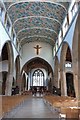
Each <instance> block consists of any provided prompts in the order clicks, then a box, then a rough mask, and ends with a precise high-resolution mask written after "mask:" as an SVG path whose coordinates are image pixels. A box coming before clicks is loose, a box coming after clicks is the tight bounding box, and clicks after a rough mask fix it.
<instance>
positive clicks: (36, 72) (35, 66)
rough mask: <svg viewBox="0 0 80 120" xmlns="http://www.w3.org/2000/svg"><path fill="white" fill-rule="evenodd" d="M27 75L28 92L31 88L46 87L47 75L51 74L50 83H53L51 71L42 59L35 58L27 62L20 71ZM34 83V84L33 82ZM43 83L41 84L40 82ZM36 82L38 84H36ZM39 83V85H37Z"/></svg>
mask: <svg viewBox="0 0 80 120" xmlns="http://www.w3.org/2000/svg"><path fill="white" fill-rule="evenodd" d="M23 70H24V71H25V73H26V74H27V84H28V90H29V89H30V87H32V86H36V85H37V86H46V88H47V86H48V81H49V74H50V73H51V74H52V76H51V82H52V81H53V70H52V68H51V66H50V64H49V63H48V62H47V61H45V60H44V59H42V58H39V57H35V58H33V59H31V60H29V61H28V62H26V63H25V65H24V66H23V68H22V71H23ZM33 79H34V81H36V82H33ZM41 80H42V81H43V82H42V81H41ZM37 82H38V83H37ZM39 82H40V83H39Z"/></svg>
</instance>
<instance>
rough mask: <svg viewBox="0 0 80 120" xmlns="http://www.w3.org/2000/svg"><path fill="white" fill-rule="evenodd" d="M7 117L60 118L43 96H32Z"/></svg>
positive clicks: (6, 116)
mask: <svg viewBox="0 0 80 120" xmlns="http://www.w3.org/2000/svg"><path fill="white" fill-rule="evenodd" d="M5 118H58V113H56V112H55V111H54V112H52V111H51V110H50V109H49V108H48V106H47V105H46V104H45V103H44V101H43V98H41V97H40V98H39V97H32V98H29V99H28V100H25V101H24V102H23V103H22V104H21V105H19V106H17V107H16V108H15V109H13V110H12V111H11V112H10V113H8V114H7V115H5Z"/></svg>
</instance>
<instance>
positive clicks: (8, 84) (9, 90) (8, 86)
mask: <svg viewBox="0 0 80 120" xmlns="http://www.w3.org/2000/svg"><path fill="white" fill-rule="evenodd" d="M12 81H13V74H12V73H9V74H8V77H7V81H6V90H5V95H8V96H11V93H12Z"/></svg>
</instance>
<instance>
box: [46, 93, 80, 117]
mask: <svg viewBox="0 0 80 120" xmlns="http://www.w3.org/2000/svg"><path fill="white" fill-rule="evenodd" d="M44 99H45V100H46V102H47V103H48V104H50V105H52V106H53V108H55V109H57V110H58V112H59V113H60V115H61V114H65V115H66V117H67V118H72V117H73V118H79V115H80V108H79V106H78V105H79V102H80V101H77V99H76V98H73V97H68V96H53V95H49V96H48V95H47V96H44ZM72 107H74V109H72ZM75 107H76V109H75Z"/></svg>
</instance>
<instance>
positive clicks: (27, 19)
mask: <svg viewBox="0 0 80 120" xmlns="http://www.w3.org/2000/svg"><path fill="white" fill-rule="evenodd" d="M4 3H5V6H6V10H7V12H8V14H9V16H10V19H11V21H12V24H13V27H14V29H15V31H16V34H17V40H19V41H18V42H20V44H21V45H23V44H25V43H27V42H33V41H42V42H48V43H49V44H51V45H52V46H54V44H55V42H56V40H57V37H58V33H59V30H60V28H61V25H62V23H63V20H64V17H65V15H66V14H67V10H68V8H69V4H70V3H68V2H58V0H56V2H55V1H51V0H50V1H46V0H43V1H40V0H37V1H36V0H35V1H31V0H29V1H27V0H26V1H21V0H11V1H10V2H8V0H7V2H6V1H5V2H4Z"/></svg>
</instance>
